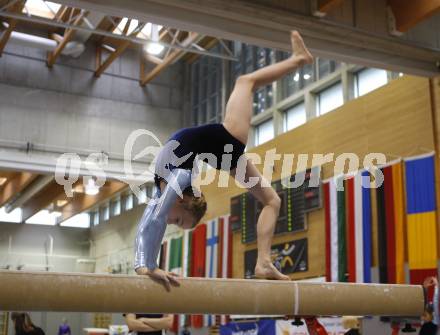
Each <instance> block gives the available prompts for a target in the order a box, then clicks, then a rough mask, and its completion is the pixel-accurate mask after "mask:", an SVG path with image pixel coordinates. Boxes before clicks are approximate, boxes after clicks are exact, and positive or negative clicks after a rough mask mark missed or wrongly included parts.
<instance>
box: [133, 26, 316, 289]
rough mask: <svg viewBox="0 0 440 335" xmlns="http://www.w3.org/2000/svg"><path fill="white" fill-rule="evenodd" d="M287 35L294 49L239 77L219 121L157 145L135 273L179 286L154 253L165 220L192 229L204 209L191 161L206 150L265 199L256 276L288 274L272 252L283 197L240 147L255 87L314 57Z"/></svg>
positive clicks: (213, 163)
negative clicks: (151, 193)
mask: <svg viewBox="0 0 440 335" xmlns="http://www.w3.org/2000/svg"><path fill="white" fill-rule="evenodd" d="M290 38H291V43H292V51H293V54H292V56H291V57H290V58H288V59H286V60H283V61H281V62H278V63H276V64H272V65H269V66H266V67H264V68H261V69H258V70H256V71H255V72H252V73H249V74H245V75H241V76H239V77H238V78H237V81H236V83H235V86H234V89H233V91H232V93H231V96H230V97H229V100H228V103H227V105H226V113H225V117H224V121H223V123H221V124H208V125H203V126H198V127H191V128H185V129H181V130H180V131H178V132H176V133H175V134H174V135H172V136H171V138H170V139H169V141H168V142H167V143H166V144H165V145H164V147H163V148H162V149H161V151H160V153H159V155H158V157H157V158H156V165H155V184H156V191H155V195H154V196H153V199H152V200H150V202H149V203H148V206H147V207H146V209H145V211H144V213H143V215H142V218H141V220H140V223H139V226H138V230H137V235H136V242H135V270H136V273H137V274H140V275H148V276H149V277H150V278H152V279H153V280H155V281H158V282H160V283H161V284H163V285H164V286H165V288H166V289H167V290H170V287H171V285H173V286H179V281H178V278H177V274H174V273H171V272H167V271H164V270H162V269H160V268H159V267H158V265H157V258H158V254H159V250H160V245H161V243H162V238H163V235H164V233H165V228H166V225H167V224H175V225H177V226H179V227H181V228H183V229H191V228H193V227H194V226H195V225H196V224H197V223H198V222H199V221H200V220H201V218H202V217H203V216H204V214H205V212H206V208H207V204H206V201H205V198H204V196H203V194H200V193H198V192H195V191H194V187H193V185H192V181H193V180H194V179H195V177H196V176H195V175H196V174H197V171H196V170H197V169H193V167H194V166H196V162H197V160H198V159H200V160H203V159H201V157H202V156H203V155H201V154H206V153H207V154H209V155H211V157H212V156H214V159H207V163H208V164H209V165H211V166H213V167H214V168H216V169H218V170H226V171H227V172H228V173H229V174H230V175H231V176H232V177H234V178H236V179H237V181H239V182H242V183H246V181H247V180H249V179H251V178H252V180H258V182H257V183H256V184H255V185H254V186H251V187H249V191H250V192H251V194H252V195H254V196H255V197H256V198H257V199H258V200H259V201H260V202H261V203H262V204H263V210H262V211H261V213H260V216H259V218H258V223H257V237H258V238H257V244H258V258H257V263H256V267H255V276H256V277H258V278H267V279H280V280H289V277H287V276H285V275H283V274H282V273H281V272H279V271H278V270H277V269H276V268H275V266H274V265H273V264H272V263H271V258H270V250H271V242H272V237H273V234H274V229H275V224H276V221H277V218H278V214H279V209H280V203H281V200H280V198H279V197H278V195H277V193H276V192H275V191H274V190H273V189H272V187H268V186H267V185H268V184H267V182H264V181H263V176H262V175H261V174H260V172H259V171H258V170H257V168H256V167H255V166H254V164H253V163H252V162H251V161H250V160H248V159H246V156H245V155H244V149H245V146H246V143H247V140H248V134H249V129H250V126H251V125H250V121H251V117H252V111H253V108H252V106H253V94H254V92H255V91H256V90H257V89H258V88H260V87H262V86H266V85H269V84H271V83H272V82H274V81H276V80H278V79H280V78H282V77H283V76H285V75H287V74H289V73H291V72H294V71H295V70H297V69H298V68H300V67H301V66H303V65H305V64H309V63H311V62H312V61H313V57H312V55H311V54H310V52H309V51H308V50H307V48H306V46H305V45H304V42H303V40H302V38H301V36H300V34H299V33H298V32H297V31H292V32H291V35H290ZM225 153H226V154H225ZM197 155H201V156H197ZM205 156H206V155H205ZM196 157H197V159H196ZM240 157H241V158H240ZM237 167H238V168H237ZM241 168H243V169H241ZM240 171H241V172H240ZM243 177H244V178H243ZM255 178H258V179H255ZM245 185H246V184H245ZM269 185H270V184H269Z"/></svg>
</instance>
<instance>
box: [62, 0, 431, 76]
mask: <svg viewBox="0 0 440 335" xmlns="http://www.w3.org/2000/svg"><path fill="white" fill-rule="evenodd" d="M59 2H61V3H64V4H69V5H73V6H78V7H81V8H87V9H90V10H97V11H101V12H103V13H106V14H109V15H114V16H127V17H132V18H136V19H138V20H141V21H142V22H153V23H157V24H161V25H164V26H167V27H172V28H176V29H181V30H184V31H194V32H198V33H200V34H202V35H208V36H213V37H217V38H223V39H229V40H238V41H242V42H245V43H249V44H253V45H259V46H262V47H267V48H274V49H280V50H285V51H290V50H291V46H290V39H289V32H290V31H291V30H292V29H293V28H294V29H297V30H299V31H300V32H301V34H302V35H303V37H304V39H305V42H306V43H307V45H308V46H309V47H310V49H311V51H312V52H313V53H314V54H315V56H317V57H323V58H327V59H334V60H338V61H341V62H347V63H352V64H359V65H363V66H368V67H378V68H384V69H388V70H391V71H400V72H405V73H409V74H415V75H423V76H437V75H438V74H439V69H438V68H437V64H436V63H437V62H438V60H439V58H440V57H439V51H438V50H435V49H429V48H423V47H420V46H419V45H414V44H412V43H411V42H409V41H406V40H403V39H399V38H397V37H394V36H388V35H385V34H382V35H378V34H377V33H374V32H372V31H366V30H361V29H359V28H356V27H351V26H346V25H338V24H334V23H333V22H328V21H326V20H321V19H318V18H316V17H313V16H311V15H302V14H298V13H294V12H292V11H286V10H279V9H276V8H273V7H271V6H270V5H261V4H256V3H254V2H250V1H229V0H185V1H181V0H143V1H138V0H125V1H120V0H59Z"/></svg>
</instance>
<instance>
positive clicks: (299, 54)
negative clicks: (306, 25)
mask: <svg viewBox="0 0 440 335" xmlns="http://www.w3.org/2000/svg"><path fill="white" fill-rule="evenodd" d="M290 41H291V42H292V52H293V55H292V58H293V59H294V60H295V61H297V62H299V63H300V65H305V64H311V63H312V62H313V56H312V54H311V53H310V51H309V50H308V49H307V47H306V45H305V44H304V41H303V39H302V37H301V35H300V34H299V32H297V31H296V30H293V31H292V32H291V33H290Z"/></svg>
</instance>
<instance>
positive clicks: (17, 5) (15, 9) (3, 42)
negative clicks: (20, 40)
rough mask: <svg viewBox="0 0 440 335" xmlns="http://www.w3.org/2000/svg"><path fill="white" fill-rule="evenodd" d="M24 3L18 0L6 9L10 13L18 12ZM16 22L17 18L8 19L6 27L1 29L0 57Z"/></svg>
mask: <svg viewBox="0 0 440 335" xmlns="http://www.w3.org/2000/svg"><path fill="white" fill-rule="evenodd" d="M24 4H25V2H24V1H19V2H18V3H15V4H14V5H12V6H11V7H10V8H8V11H9V12H12V13H20V12H21V11H22V10H23V8H24ZM17 23H18V20H17V19H9V21H8V28H6V30H4V31H3V34H2V35H0V57H1V56H2V54H3V50H4V49H5V46H6V43H8V41H9V38H10V37H11V34H12V31H13V30H14V29H15V27H16V26H17Z"/></svg>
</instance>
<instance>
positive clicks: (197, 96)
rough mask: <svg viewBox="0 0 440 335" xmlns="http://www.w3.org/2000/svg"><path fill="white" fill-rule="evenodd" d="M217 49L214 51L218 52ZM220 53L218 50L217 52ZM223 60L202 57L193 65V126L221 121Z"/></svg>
mask: <svg viewBox="0 0 440 335" xmlns="http://www.w3.org/2000/svg"><path fill="white" fill-rule="evenodd" d="M217 48H218V46H217V47H214V48H213V49H212V50H213V51H216V49H217ZM217 51H218V50H217ZM221 80H222V66H221V60H220V59H218V58H214V57H208V56H202V57H200V58H199V59H198V60H197V61H195V62H194V63H193V64H192V65H191V110H192V124H193V125H202V124H206V123H215V122H220V121H221V115H222V111H221Z"/></svg>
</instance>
